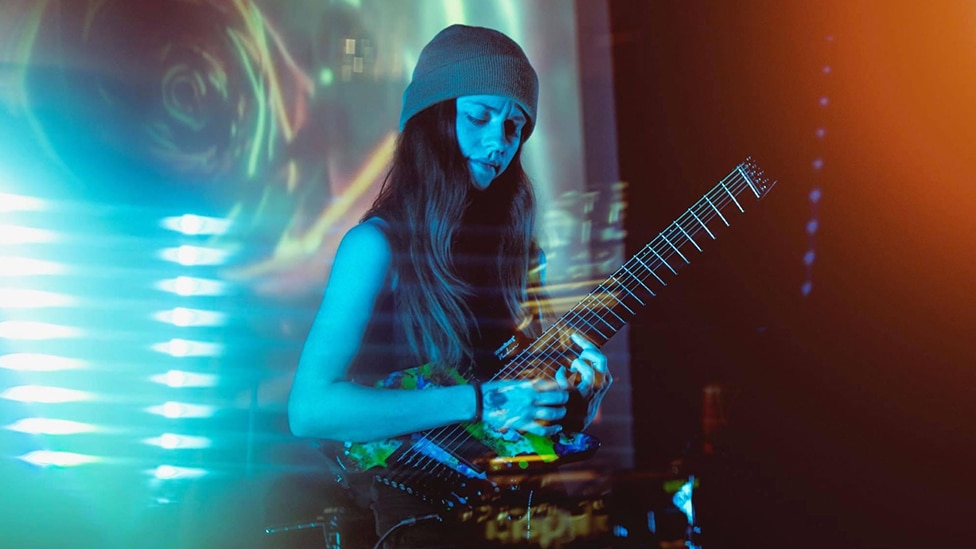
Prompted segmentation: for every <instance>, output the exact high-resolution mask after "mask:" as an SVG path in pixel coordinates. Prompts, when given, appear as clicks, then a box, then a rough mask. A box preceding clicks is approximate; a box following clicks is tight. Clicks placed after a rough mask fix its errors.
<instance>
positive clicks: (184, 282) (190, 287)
mask: <svg viewBox="0 0 976 549" xmlns="http://www.w3.org/2000/svg"><path fill="white" fill-rule="evenodd" d="M157 287H158V288H159V289H161V290H164V291H167V292H172V293H175V294H177V295H181V296H184V297H189V296H217V295H223V294H226V293H227V284H226V283H224V282H221V281H219V280H211V279H207V278H195V277H191V276H178V277H176V278H169V279H166V280H162V281H160V282H159V284H157Z"/></svg>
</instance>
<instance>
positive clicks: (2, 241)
mask: <svg viewBox="0 0 976 549" xmlns="http://www.w3.org/2000/svg"><path fill="white" fill-rule="evenodd" d="M58 240H59V238H58V233H56V232H54V231H49V230H47V229H35V228H33V227H20V226H17V225H0V246H3V245H8V246H9V245H16V244H47V243H51V242H57V241H58Z"/></svg>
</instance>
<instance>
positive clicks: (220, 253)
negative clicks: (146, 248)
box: [160, 245, 231, 267]
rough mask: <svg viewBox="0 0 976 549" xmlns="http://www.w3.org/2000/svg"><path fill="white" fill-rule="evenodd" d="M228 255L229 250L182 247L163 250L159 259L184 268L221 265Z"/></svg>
mask: <svg viewBox="0 0 976 549" xmlns="http://www.w3.org/2000/svg"><path fill="white" fill-rule="evenodd" d="M230 254H231V252H230V251H229V250H222V249H219V248H209V247H206V246H189V245H184V246H179V247H176V248H165V249H163V250H162V251H161V252H160V257H162V258H163V259H165V260H167V261H172V262H174V263H179V264H180V265H183V266H186V267H193V266H197V265H222V264H223V263H226V262H227V258H228V257H229V256H230Z"/></svg>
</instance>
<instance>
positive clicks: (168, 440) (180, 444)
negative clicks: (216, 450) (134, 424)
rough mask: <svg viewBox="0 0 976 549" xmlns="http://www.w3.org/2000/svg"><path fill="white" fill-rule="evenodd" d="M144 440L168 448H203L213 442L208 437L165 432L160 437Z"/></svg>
mask: <svg viewBox="0 0 976 549" xmlns="http://www.w3.org/2000/svg"><path fill="white" fill-rule="evenodd" d="M143 442H144V443H146V444H149V445H152V446H159V447H160V448H163V449H166V450H202V449H204V448H209V447H210V446H211V445H212V444H213V442H212V441H211V440H210V439H209V438H207V437H197V436H189V435H177V434H175V433H163V434H162V435H160V436H158V437H152V438H147V439H144V440H143Z"/></svg>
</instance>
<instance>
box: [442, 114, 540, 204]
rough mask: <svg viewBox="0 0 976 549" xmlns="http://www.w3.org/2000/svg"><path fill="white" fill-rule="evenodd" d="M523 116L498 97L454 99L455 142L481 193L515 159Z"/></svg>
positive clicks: (519, 142) (520, 141)
mask: <svg viewBox="0 0 976 549" xmlns="http://www.w3.org/2000/svg"><path fill="white" fill-rule="evenodd" d="M525 122H526V118H525V113H523V112H522V109H521V107H519V106H518V105H517V104H516V103H515V101H513V100H511V99H509V98H507V97H502V96H500V95H467V96H464V97H458V98H457V139H458V145H459V146H460V147H461V154H462V155H463V156H464V159H465V160H466V161H467V162H468V169H469V170H470V171H471V180H472V181H473V182H474V186H475V187H476V188H478V189H479V190H485V189H487V188H488V186H489V185H491V182H492V181H494V180H495V178H496V177H498V176H499V175H500V174H501V173H502V172H504V171H505V170H506V169H508V165H509V164H510V163H511V162H512V158H514V157H515V152H516V151H518V148H519V145H520V144H521V143H522V128H523V127H524V126H525Z"/></svg>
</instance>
